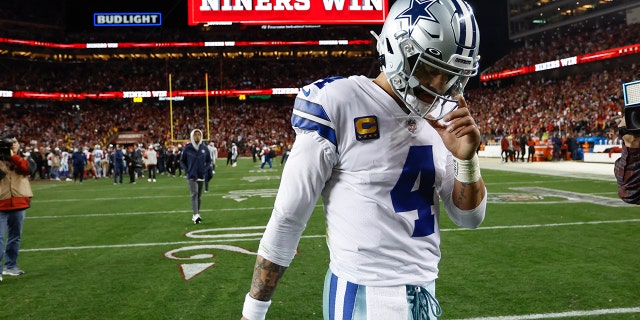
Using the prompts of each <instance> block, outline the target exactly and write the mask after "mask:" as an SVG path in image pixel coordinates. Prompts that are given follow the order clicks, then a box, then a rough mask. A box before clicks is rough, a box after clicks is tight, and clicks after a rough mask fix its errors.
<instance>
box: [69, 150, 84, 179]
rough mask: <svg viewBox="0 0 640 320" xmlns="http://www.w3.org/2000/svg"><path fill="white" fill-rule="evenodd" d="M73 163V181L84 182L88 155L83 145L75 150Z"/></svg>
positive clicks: (72, 157)
mask: <svg viewBox="0 0 640 320" xmlns="http://www.w3.org/2000/svg"><path fill="white" fill-rule="evenodd" d="M71 163H72V164H73V182H74V183H78V182H80V183H82V181H84V168H85V167H86V166H87V156H85V155H84V153H83V152H82V147H81V146H79V147H77V148H75V149H74V150H73V153H72V154H71Z"/></svg>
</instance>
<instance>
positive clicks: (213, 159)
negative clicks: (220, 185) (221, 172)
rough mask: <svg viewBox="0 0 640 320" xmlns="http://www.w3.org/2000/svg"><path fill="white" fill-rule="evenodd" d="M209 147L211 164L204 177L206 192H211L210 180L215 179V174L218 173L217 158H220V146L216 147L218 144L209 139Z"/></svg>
mask: <svg viewBox="0 0 640 320" xmlns="http://www.w3.org/2000/svg"><path fill="white" fill-rule="evenodd" d="M207 148H208V149H209V154H210V155H211V166H210V167H209V170H207V175H206V177H205V179H204V192H209V182H210V181H211V179H213V175H214V174H216V159H217V158H218V148H216V144H215V143H214V142H213V141H209V145H208V146H207Z"/></svg>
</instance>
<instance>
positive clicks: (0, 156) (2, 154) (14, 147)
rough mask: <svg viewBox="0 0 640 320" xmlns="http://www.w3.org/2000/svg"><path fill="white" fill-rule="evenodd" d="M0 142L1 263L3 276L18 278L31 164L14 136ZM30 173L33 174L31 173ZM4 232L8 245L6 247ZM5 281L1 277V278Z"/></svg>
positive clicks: (9, 135)
mask: <svg viewBox="0 0 640 320" xmlns="http://www.w3.org/2000/svg"><path fill="white" fill-rule="evenodd" d="M1 139H2V140H1V141H0V144H1V145H0V263H1V262H2V261H3V259H4V267H3V269H2V275H5V276H6V275H9V276H19V275H22V274H24V271H22V270H20V269H19V268H18V253H19V251H20V240H21V238H22V225H23V223H24V218H25V215H26V210H27V209H29V207H30V206H31V198H32V197H33V192H32V191H31V184H30V182H29V177H30V175H31V171H35V170H36V168H35V166H33V168H29V161H27V159H24V158H23V157H21V155H20V143H19V142H18V140H17V139H16V135H15V134H11V133H8V134H6V135H4V136H2V138H1ZM30 170H31V171H30ZM5 232H6V233H7V243H6V246H5V243H4V240H5ZM0 281H2V276H0Z"/></svg>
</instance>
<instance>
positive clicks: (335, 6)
mask: <svg viewBox="0 0 640 320" xmlns="http://www.w3.org/2000/svg"><path fill="white" fill-rule="evenodd" d="M388 5H389V3H388V0H188V11H189V12H188V22H189V25H198V24H203V23H209V24H228V23H243V24H254V25H255V24H262V25H284V24H292V25H294V24H311V25H316V24H378V23H380V24H381V23H383V22H384V20H385V18H386V14H387V12H388Z"/></svg>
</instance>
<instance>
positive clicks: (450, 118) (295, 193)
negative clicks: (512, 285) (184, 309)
mask: <svg viewBox="0 0 640 320" xmlns="http://www.w3.org/2000/svg"><path fill="white" fill-rule="evenodd" d="M376 38H377V39H378V44H377V50H378V53H379V58H378V61H379V62H380V66H381V73H380V74H379V75H378V76H377V78H375V79H369V78H367V77H364V76H351V77H349V78H342V77H332V78H326V79H322V80H318V81H316V82H314V83H312V84H309V85H307V86H305V87H303V88H301V90H300V92H299V93H298V95H297V97H296V100H295V102H294V107H293V115H292V118H291V122H292V125H293V127H294V129H295V131H296V139H295V142H294V144H293V147H292V150H291V154H290V155H289V159H288V161H287V162H288V164H287V165H286V166H284V169H283V172H282V178H281V183H280V188H279V190H278V193H277V196H276V199H275V203H274V208H273V211H272V214H271V218H270V220H269V222H268V224H267V227H266V229H265V232H264V235H263V237H262V240H261V241H260V245H259V247H258V252H257V254H258V255H257V258H256V263H255V267H254V273H253V277H252V282H251V287H250V290H249V292H248V293H247V294H246V296H245V300H244V305H243V310H242V319H249V320H261V319H264V318H265V315H266V313H267V311H268V308H269V306H270V304H271V297H272V295H273V293H274V291H275V290H276V287H277V285H278V282H279V280H280V279H281V277H282V276H283V274H284V272H285V270H286V269H287V268H288V267H289V264H290V263H291V261H292V260H293V258H294V256H295V253H296V248H297V246H298V242H299V240H300V237H301V234H302V232H303V231H304V229H305V226H306V223H307V221H308V219H309V217H310V215H311V213H312V212H313V210H314V207H315V206H316V203H317V201H318V199H319V197H322V200H323V204H324V214H325V219H326V224H327V228H326V229H327V246H328V248H329V253H330V263H329V270H328V272H327V275H326V279H325V286H324V299H323V316H324V319H352V320H356V319H358V320H359V319H367V320H374V319H375V320H378V319H379V320H387V319H402V320H404V319H412V320H419V319H436V318H437V317H438V316H439V315H440V313H441V309H440V305H439V303H438V302H437V300H436V298H435V281H436V279H437V278H438V264H439V261H440V257H441V253H440V241H441V238H440V228H439V222H440V219H441V215H440V213H441V212H440V204H441V203H442V204H443V207H444V209H445V210H446V213H447V214H448V216H449V218H450V219H451V220H452V221H453V222H454V223H455V224H456V225H458V226H460V227H464V228H476V227H478V226H479V225H480V224H481V222H482V221H483V219H484V217H485V210H486V201H487V190H486V187H485V184H484V181H483V179H482V177H481V174H480V168H479V163H478V157H477V155H476V150H477V148H478V146H479V145H480V139H481V137H480V131H479V130H478V127H477V125H476V124H475V121H474V119H473V118H472V116H471V114H470V110H469V109H468V107H467V102H466V101H465V99H464V98H463V96H462V92H463V89H464V87H465V85H466V83H467V81H468V80H469V78H470V77H473V76H475V75H476V74H477V72H478V60H479V57H478V49H479V30H478V27H477V23H476V20H475V18H474V14H473V11H472V9H471V7H470V6H469V5H468V4H467V3H466V2H464V1H462V0H440V1H436V0H398V1H396V2H395V4H394V5H393V6H392V7H391V9H390V11H389V14H388V16H387V20H386V21H385V23H384V25H383V28H382V31H381V33H380V35H376Z"/></svg>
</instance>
